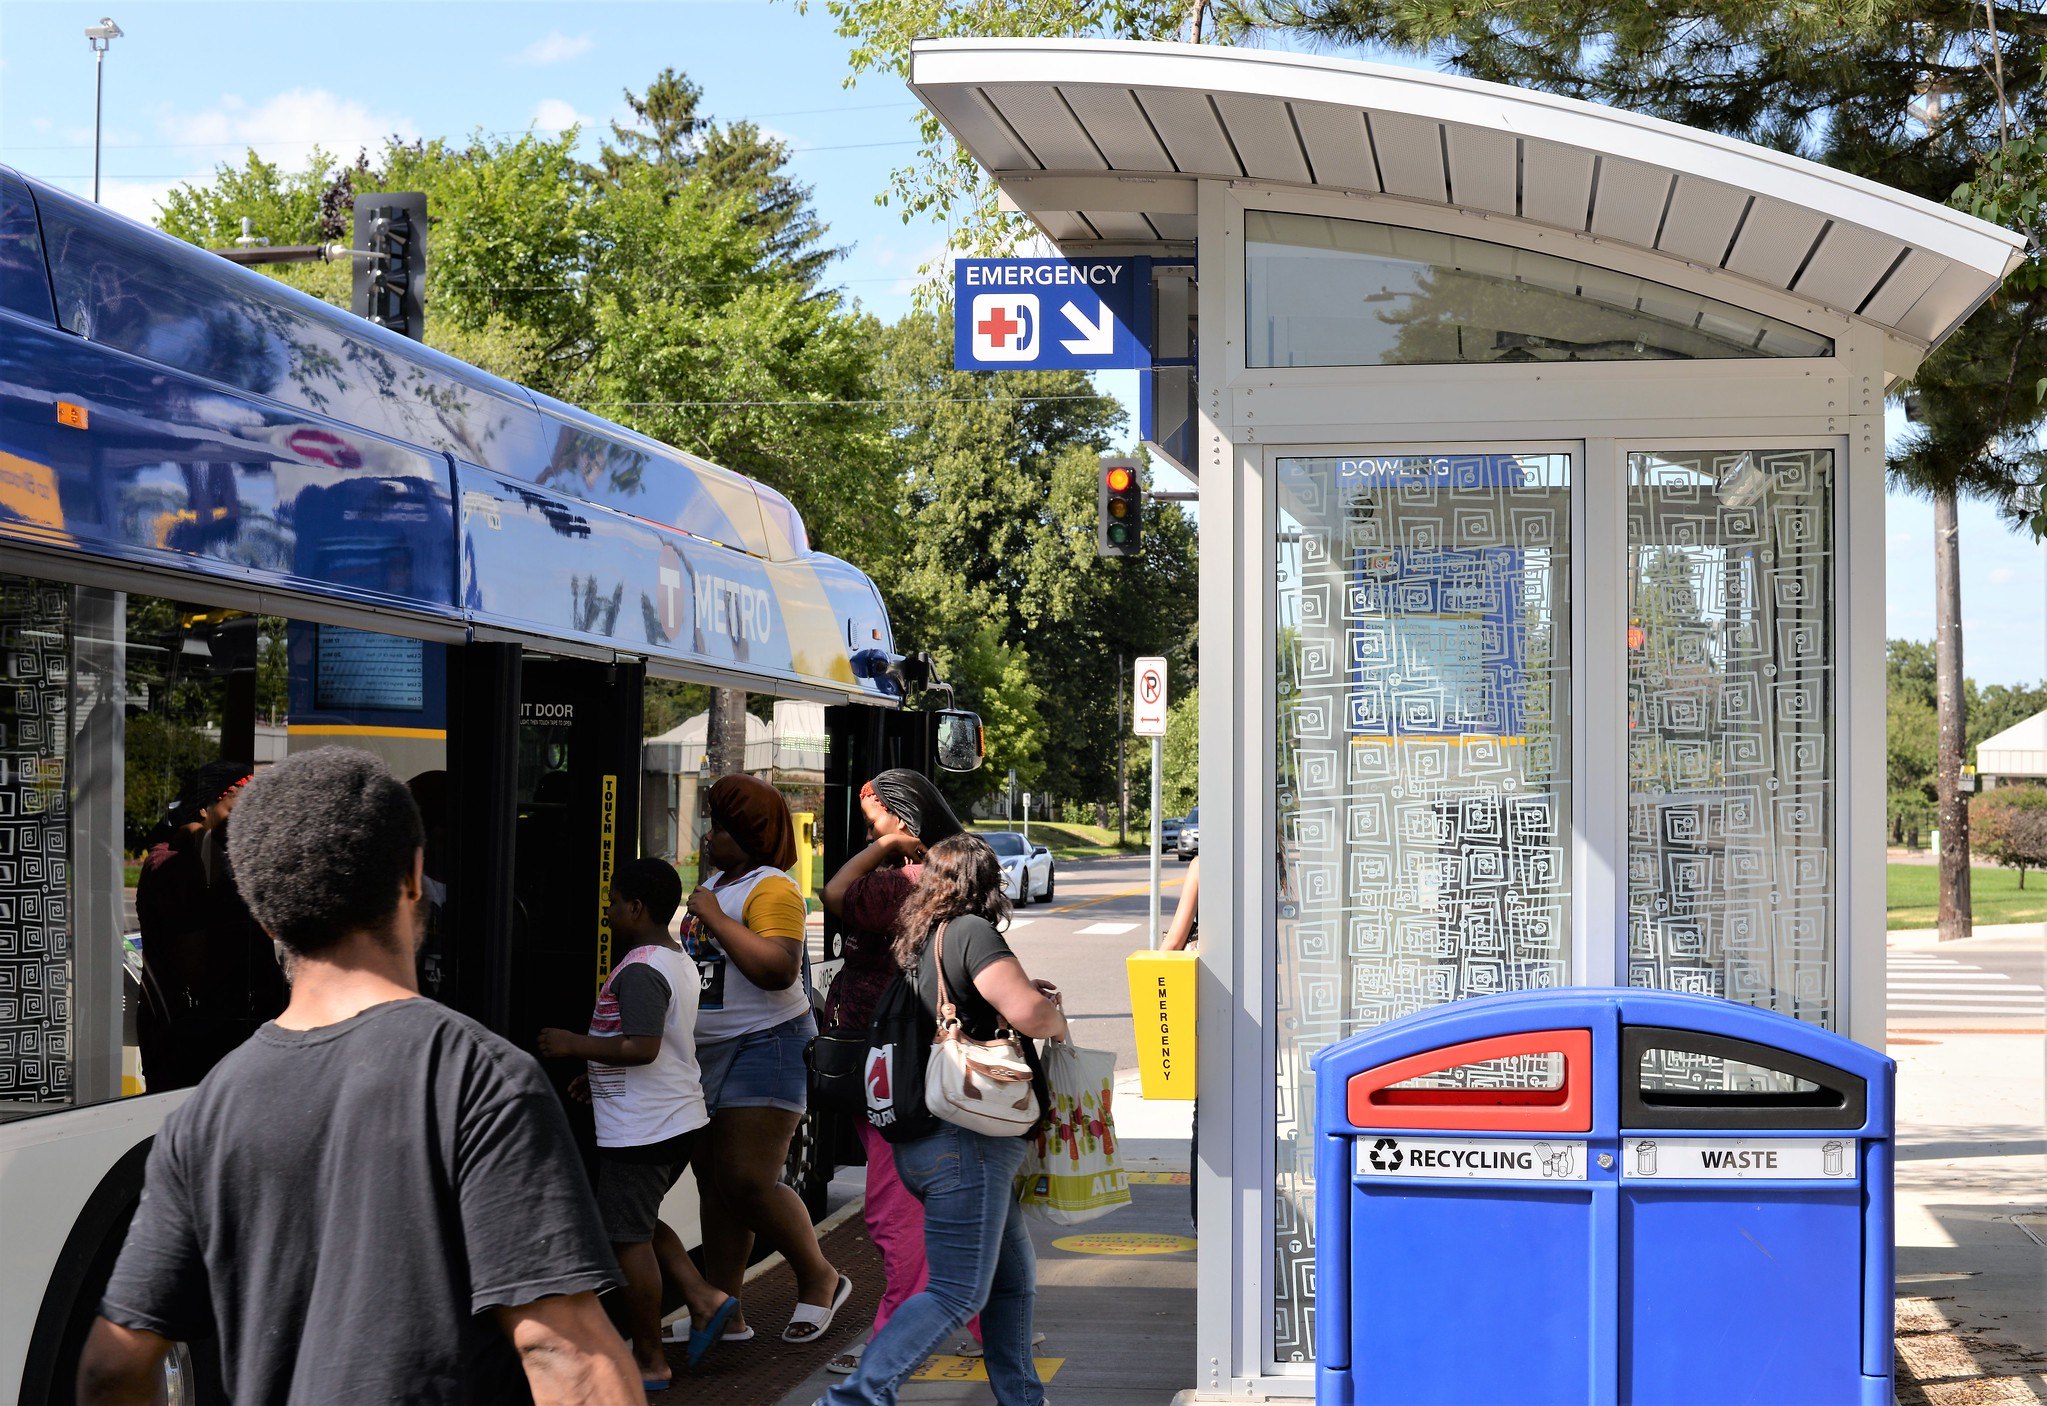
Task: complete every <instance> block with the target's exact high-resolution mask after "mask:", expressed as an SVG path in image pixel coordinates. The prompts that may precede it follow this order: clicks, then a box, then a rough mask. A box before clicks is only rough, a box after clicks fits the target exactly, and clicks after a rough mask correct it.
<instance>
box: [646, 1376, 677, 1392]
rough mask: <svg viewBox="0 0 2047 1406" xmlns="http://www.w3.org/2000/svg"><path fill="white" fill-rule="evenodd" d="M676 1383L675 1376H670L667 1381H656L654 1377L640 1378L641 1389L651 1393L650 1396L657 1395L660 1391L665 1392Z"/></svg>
mask: <svg viewBox="0 0 2047 1406" xmlns="http://www.w3.org/2000/svg"><path fill="white" fill-rule="evenodd" d="M674 1385H675V1378H673V1377H670V1378H669V1379H668V1380H667V1381H665V1382H657V1381H655V1380H654V1379H653V1378H652V1377H642V1378H640V1390H641V1391H644V1392H646V1393H647V1395H649V1396H655V1395H658V1394H659V1393H661V1392H664V1391H666V1390H668V1388H670V1387H672V1386H674Z"/></svg>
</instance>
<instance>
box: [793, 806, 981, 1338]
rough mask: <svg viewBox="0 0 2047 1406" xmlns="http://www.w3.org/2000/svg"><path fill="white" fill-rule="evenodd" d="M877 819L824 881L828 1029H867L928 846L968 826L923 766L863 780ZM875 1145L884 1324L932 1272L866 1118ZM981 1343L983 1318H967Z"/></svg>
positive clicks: (881, 1143) (873, 1190)
mask: <svg viewBox="0 0 2047 1406" xmlns="http://www.w3.org/2000/svg"><path fill="white" fill-rule="evenodd" d="M860 812H861V814H862V815H864V816H865V817H866V818H867V837H868V841H869V843H868V845H867V848H865V849H863V850H861V851H860V852H859V853H858V854H856V855H854V856H853V857H852V858H851V859H849V860H847V861H846V862H845V864H844V865H842V866H841V867H840V869H839V872H838V873H836V874H834V875H832V877H831V880H830V881H829V882H828V883H826V884H825V886H824V906H825V911H827V912H829V913H831V914H832V915H833V916H834V917H836V918H838V919H839V921H840V922H841V923H842V924H843V925H844V927H845V947H844V949H843V953H842V955H843V956H844V957H845V959H846V964H845V966H844V967H842V968H841V969H840V971H839V974H838V975H837V976H836V977H834V978H833V979H832V985H831V990H830V992H829V993H828V994H827V995H826V997H825V1012H824V1014H825V1020H824V1023H825V1028H826V1029H827V1030H859V1031H865V1030H866V1029H867V1027H868V1025H869V1023H870V1022H872V1020H873V1019H874V1003H875V1002H876V1001H877V1000H879V999H880V998H881V993H882V990H883V988H885V987H886V986H887V985H888V983H889V980H890V979H891V978H892V977H893V976H894V975H895V974H896V972H897V970H898V967H897V964H896V959H895V954H894V951H893V946H892V944H893V943H894V941H895V928H896V914H897V913H899V912H900V911H901V910H902V906H903V902H904V900H905V899H907V898H908V897H909V896H910V891H911V890H912V889H913V888H915V887H916V886H917V880H918V878H919V877H920V876H921V875H922V874H923V872H924V866H923V859H924V851H925V850H926V849H927V848H928V847H930V846H931V845H935V844H937V843H938V842H939V841H940V840H943V839H945V838H947V837H948V836H951V835H957V834H959V833H960V830H961V829H962V828H963V827H962V826H961V825H960V823H959V820H958V818H957V817H955V816H954V815H953V813H952V807H951V806H949V805H947V804H946V803H945V797H944V796H942V795H940V794H939V792H938V788H937V787H936V786H934V785H932V784H931V782H930V780H929V779H927V778H926V777H924V776H922V775H920V774H919V773H917V772H914V771H907V770H903V769H900V768H898V769H894V770H890V771H884V772H882V773H881V774H880V775H879V776H877V777H875V778H874V779H873V780H872V781H870V782H868V783H867V784H866V785H865V786H863V787H861V788H860ZM858 1126H859V1129H860V1141H861V1144H862V1145H863V1146H864V1147H865V1148H866V1149H867V1199H866V1205H865V1206H864V1207H863V1211H864V1214H865V1216H866V1220H867V1234H868V1236H869V1238H871V1239H872V1240H873V1241H874V1247H875V1248H876V1249H877V1250H879V1251H880V1252H881V1266H882V1274H883V1277H884V1281H885V1282H884V1283H883V1286H882V1292H881V1305H880V1307H878V1308H877V1309H876V1310H875V1312H874V1331H875V1332H877V1333H878V1332H880V1331H881V1327H882V1325H883V1324H884V1323H886V1322H888V1320H889V1315H890V1314H892V1313H894V1312H895V1311H896V1309H898V1308H899V1307H901V1306H902V1304H903V1302H904V1300H906V1299H908V1298H909V1297H910V1296H911V1295H912V1294H915V1293H917V1292H918V1291H920V1290H921V1289H923V1287H924V1283H925V1281H926V1280H927V1279H929V1278H930V1269H929V1267H928V1266H927V1265H926V1264H925V1261H924V1206H923V1203H922V1202H920V1201H918V1200H917V1198H916V1197H914V1196H912V1195H911V1194H910V1193H909V1191H908V1190H907V1189H906V1188H905V1187H904V1186H903V1184H902V1182H901V1181H900V1180H898V1179H897V1177H896V1159H895V1154H894V1153H893V1152H892V1151H891V1150H890V1148H889V1145H888V1142H887V1141H886V1140H885V1139H884V1138H883V1137H882V1135H881V1134H880V1133H879V1132H877V1131H875V1130H874V1129H873V1128H871V1127H869V1126H868V1125H867V1121H866V1120H865V1119H864V1118H863V1119H861V1120H860V1121H859V1125H858ZM967 1329H968V1331H969V1332H971V1333H972V1334H973V1335H974V1338H975V1340H976V1341H977V1342H978V1341H979V1340H980V1337H981V1324H980V1320H979V1319H975V1320H974V1321H973V1322H971V1323H969V1324H968V1325H967ZM864 1346H865V1345H864V1344H861V1345H858V1346H855V1347H851V1348H848V1349H847V1350H846V1351H844V1352H842V1353H840V1354H839V1355H838V1356H837V1357H834V1358H833V1359H832V1360H831V1361H830V1362H828V1363H827V1364H825V1365H826V1367H827V1369H828V1370H830V1371H833V1372H837V1373H840V1374H841V1375H844V1374H846V1373H850V1372H852V1371H853V1370H854V1369H855V1368H857V1367H858V1366H859V1365H860V1352H861V1350H862V1347H864Z"/></svg>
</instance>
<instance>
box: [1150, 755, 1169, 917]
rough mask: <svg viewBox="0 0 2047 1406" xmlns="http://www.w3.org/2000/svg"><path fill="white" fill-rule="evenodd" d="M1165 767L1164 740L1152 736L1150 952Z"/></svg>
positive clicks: (1155, 914)
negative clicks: (1162, 782) (1162, 781)
mask: <svg viewBox="0 0 2047 1406" xmlns="http://www.w3.org/2000/svg"><path fill="white" fill-rule="evenodd" d="M1165 767H1166V739H1165V738H1163V737H1161V736H1158V735H1156V734H1154V735H1153V737H1152V739H1151V950H1152V951H1154V952H1156V951H1158V950H1159V851H1160V849H1161V848H1162V843H1163V836H1164V831H1163V830H1162V829H1161V827H1160V823H1159V808H1160V806H1161V805H1162V804H1163V803H1164V802H1163V799H1162V796H1163V792H1164V787H1163V786H1162V784H1161V777H1160V773H1161V772H1163V771H1164V770H1165Z"/></svg>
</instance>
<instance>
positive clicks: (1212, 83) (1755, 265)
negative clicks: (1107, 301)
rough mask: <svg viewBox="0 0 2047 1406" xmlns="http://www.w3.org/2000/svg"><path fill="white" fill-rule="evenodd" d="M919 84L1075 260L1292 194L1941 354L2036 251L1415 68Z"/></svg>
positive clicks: (1036, 48) (1039, 46) (944, 44)
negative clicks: (1427, 216) (1263, 196)
mask: <svg viewBox="0 0 2047 1406" xmlns="http://www.w3.org/2000/svg"><path fill="white" fill-rule="evenodd" d="M910 87H911V88H912V90H913V91H915V92H916V94H917V96H918V97H919V98H920V99H922V100H923V102H924V104H925V105H926V106H927V107H929V108H930V109H931V111H932V112H933V113H935V114H936V115H937V117H938V119H939V120H940V121H941V122H942V123H944V124H945V126H946V128H947V129H948V130H950V131H951V133H952V134H953V136H954V137H956V138H957V139H958V140H959V142H960V144H961V145H962V146H963V147H964V148H965V149H966V150H967V151H968V152H969V153H970V154H971V155H972V156H973V157H974V159H975V160H977V161H978V162H980V164H981V165H982V166H983V167H985V168H986V169H987V170H988V171H989V172H990V173H991V174H992V175H993V176H994V177H995V180H996V182H997V183H998V184H999V185H1000V186H1001V188H1002V191H1003V193H1004V195H1005V196H1006V197H1007V199H1008V200H1009V201H1010V202H1011V203H1013V204H1014V205H1015V206H1016V208H1017V209H1019V210H1021V211H1022V212H1023V213H1025V214H1027V215H1028V216H1030V217H1031V218H1032V219H1033V220H1034V221H1036V222H1037V224H1038V225H1039V227H1040V228H1041V229H1043V230H1044V231H1045V233H1046V234H1047V235H1049V236H1050V237H1051V238H1052V240H1053V241H1054V242H1055V243H1056V244H1058V245H1059V246H1060V247H1061V248H1062V249H1063V250H1065V251H1067V252H1070V253H1080V252H1108V251H1111V250H1114V251H1121V252H1132V253H1147V252H1148V253H1156V254H1182V255H1184V254H1185V253H1186V252H1187V251H1188V250H1189V249H1191V248H1192V245H1193V241H1194V238H1195V182H1196V181H1197V180H1198V179H1203V178H1214V179H1222V180H1233V181H1245V182H1256V183H1258V184H1261V185H1264V184H1268V183H1277V184H1282V185H1292V186H1299V187H1301V188H1303V189H1307V190H1321V191H1327V192H1330V193H1334V194H1350V195H1363V196H1371V197H1381V196H1390V197H1396V198H1398V199H1400V200H1408V201H1416V202H1420V203H1422V204H1425V205H1435V206H1443V207H1450V208H1455V209H1461V210H1466V211H1469V212H1472V213H1475V214H1482V215H1484V216H1486V217H1487V218H1488V219H1493V220H1501V221H1525V222H1527V223H1530V224H1535V225H1542V226H1547V227H1550V228H1556V229H1564V230H1569V231H1572V232H1575V233H1578V234H1581V235H1583V236H1586V237H1588V238H1591V239H1595V240H1613V241H1617V242H1619V243H1623V244H1628V245H1633V246H1636V247H1638V248H1641V249H1645V250H1649V251H1651V252H1653V253H1656V254H1660V255H1662V256H1664V257H1666V258H1669V259H1672V260H1675V261H1678V262H1680V263H1683V264H1688V265H1692V266H1694V267H1700V268H1710V269H1719V270H1724V271H1726V272H1727V273H1730V274H1733V275H1736V276H1737V277H1738V278H1740V279H1743V280H1746V281H1748V282H1749V283H1752V284H1755V285H1759V286H1761V287H1764V288H1770V289H1776V290H1779V291H1782V292H1788V293H1791V294H1793V295H1795V296H1797V297H1800V298H1804V299H1808V300H1810V301H1813V302H1817V303H1821V304H1824V305H1826V306H1827V307H1830V308H1833V309H1835V310H1837V311H1839V312H1842V313H1846V314H1848V315H1850V316H1855V317H1860V318H1862V319H1864V320H1865V321H1868V322H1870V323H1873V324H1875V325H1877V326H1879V327H1881V328H1883V329H1884V330H1885V331H1886V332H1887V333H1889V334H1891V335H1893V336H1896V337H1898V338H1901V339H1903V340H1904V341H1906V342H1908V343H1911V344H1915V345H1916V346H1919V347H1922V348H1923V347H1929V346H1933V345H1937V344H1938V343H1939V342H1940V341H1941V340H1942V339H1943V338H1945V337H1946V336H1947V335H1948V334H1949V333H1950V332H1952V331H1953V330H1954V329H1955V328H1956V327H1957V326H1959V325H1960V324H1961V322H1962V321H1963V319H1965V318H1966V317H1967V316H1968V315H1969V314H1970V313H1971V312H1973V311H1974V310H1975V309H1976V307H1977V306H1978V305H1979V304H1981V303H1982V301H1983V300H1984V299H1985V298H1987V297H1988V296H1989V295H1990V293H1991V292H1992V291H1993V290H1994V289H1995V288H1996V287H1997V285H1998V283H1999V282H2000V281H2001V280H2002V279H2003V277H2004V276H2005V274H2006V273H2007V272H2009V271H2010V270H2011V269H2012V268H2013V267H2014V266H2015V265H2016V264H2017V262H2018V261H2019V259H2020V257H2021V250H2022V247H2023V241H2022V240H2021V239H2020V238H2019V236H2018V235H2016V234H2013V233H2011V232H2010V231H2008V230H2004V229H2001V228H1999V227H1997V226H1995V225H1991V224H1987V223H1985V222H1984V221H1981V220H1977V219H1974V218H1972V217H1970V216H1968V215H1965V214H1962V213H1961V212H1959V211H1956V210H1951V209H1948V208H1946V207H1944V206H1940V205H1935V204H1932V203H1931V202H1929V201H1925V200H1921V199H1918V198H1917V197H1914V196H1910V195H1906V194H1904V193H1902V192H1900V191H1896V190H1892V189H1889V188H1887V187H1885V186H1881V185H1878V184H1876V183H1874V182H1871V181H1866V180H1862V179H1860V178H1858V177H1855V176H1851V175H1848V174H1846V173H1844V172H1841V171H1836V170H1832V169H1830V168H1827V167H1824V166H1819V165H1815V164H1813V163H1812V162H1809V161H1803V160H1800V159H1798V158H1797V157H1792V156H1787V155H1785V154H1783V153H1782V152H1777V151H1771V150H1768V149H1766V148H1763V147H1758V146H1753V145H1750V144H1748V143H1745V142H1739V141H1734V140H1731V139H1729V138H1726V137H1722V136H1717V135H1714V134H1712V133H1708V132H1701V131H1696V130H1693V129H1691V128H1688V127H1681V126H1677V125H1675V124H1673V123H1669V122H1663V121H1660V120H1657V119H1655V118H1650V117H1644V116H1641V115H1638V114H1635V113H1630V112H1624V111H1621V110H1619V109H1615V108H1607V107H1600V106H1597V105H1594V104H1591V103H1585V102H1579V101H1577V100H1575V99H1570V98H1562V97H1556V96H1553V95H1550V94H1547V93H1538V92H1532V91H1528V90H1525V89H1520V88H1510V87H1505V86H1502V85H1499V84H1494V83H1481V82H1477V81H1475V80H1472V79H1467V78H1458V77H1452V76H1449V75H1445V74H1440V73H1431V72H1424V71H1420V70H1414V69H1405V68H1394V67H1388V66H1384V65H1378V64H1365V63H1356V62H1352V61H1348V60H1337V59H1329V58H1320V57H1308V56H1302V55H1298V54H1282V53H1267V52H1262V51H1258V50H1246V49H1230V48H1223V47H1218V46H1210V45H1195V44H1141V43H1131V42H1126V41H1119V40H1091V39H1060V40H1045V39H940V40H919V41H918V42H917V43H916V44H915V45H914V46H913V47H912V49H911V67H910ZM1373 217H1374V216H1370V215H1367V214H1366V213H1365V212H1364V211H1363V210H1360V218H1373ZM1380 218H1384V217H1383V216H1381V217H1380ZM1730 301H1739V299H1738V298H1730Z"/></svg>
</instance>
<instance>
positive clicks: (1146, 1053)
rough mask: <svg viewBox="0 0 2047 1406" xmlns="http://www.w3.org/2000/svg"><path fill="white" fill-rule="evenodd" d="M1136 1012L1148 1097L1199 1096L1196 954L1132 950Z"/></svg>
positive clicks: (1198, 960) (1139, 1054) (1133, 1016)
mask: <svg viewBox="0 0 2047 1406" xmlns="http://www.w3.org/2000/svg"><path fill="white" fill-rule="evenodd" d="M1128 964H1129V969H1130V1015H1131V1019H1132V1020H1134V1021H1135V1022H1136V1024H1137V1071H1138V1073H1139V1075H1140V1076H1142V1079H1143V1094H1144V1096H1145V1097H1146V1098H1148V1099H1153V1098H1157V1099H1185V1100H1190V1101H1191V1100H1192V1099H1193V1097H1194V1068H1195V1065H1194V1001H1195V995H1194V992H1195V978H1196V976H1197V975H1198V974H1199V972H1200V968H1201V958H1200V956H1199V955H1198V954H1196V953H1193V952H1132V953H1131V954H1130V957H1129V959H1128Z"/></svg>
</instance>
